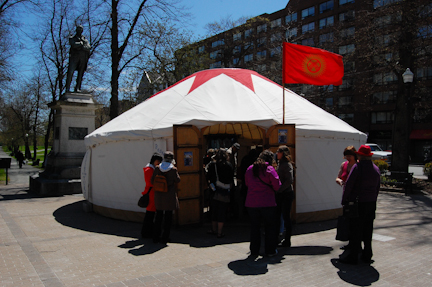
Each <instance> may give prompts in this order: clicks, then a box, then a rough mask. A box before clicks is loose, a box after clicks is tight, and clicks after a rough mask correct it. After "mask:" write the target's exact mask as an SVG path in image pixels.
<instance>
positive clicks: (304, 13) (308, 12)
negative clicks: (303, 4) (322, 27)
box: [302, 7, 315, 20]
mask: <svg viewBox="0 0 432 287" xmlns="http://www.w3.org/2000/svg"><path fill="white" fill-rule="evenodd" d="M312 16H315V7H309V8H306V9H304V10H302V20H303V19H305V18H307V17H312Z"/></svg>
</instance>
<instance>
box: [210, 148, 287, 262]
mask: <svg viewBox="0 0 432 287" xmlns="http://www.w3.org/2000/svg"><path fill="white" fill-rule="evenodd" d="M233 147H235V148H236V149H237V150H238V148H239V146H234V145H233ZM252 151H254V150H251V152H250V153H249V154H248V158H247V161H249V162H250V164H249V166H247V167H246V170H245V171H241V168H240V169H239V171H240V172H239V174H237V175H236V177H237V178H239V179H241V180H242V190H244V191H245V200H244V205H245V207H246V210H247V213H248V215H249V218H250V222H251V233H250V253H251V255H252V256H258V255H259V251H260V246H261V224H263V225H264V229H265V231H264V232H265V254H266V255H268V256H273V255H276V254H277V249H276V248H277V246H278V245H279V246H283V247H290V246H291V233H292V226H291V217H290V214H291V207H292V203H293V201H294V189H293V180H294V163H293V161H292V158H291V154H290V150H289V148H288V147H287V146H280V147H279V148H278V151H277V154H276V156H275V155H274V154H273V153H272V152H271V151H270V150H265V151H263V152H261V153H260V154H256V153H254V152H252ZM231 155H233V153H231ZM253 155H256V156H255V157H254V158H252V157H253ZM231 159H232V158H231ZM242 162H243V161H242ZM245 162H246V161H245ZM235 166H236V164H235V165H234V166H233V164H232V163H231V162H230V153H229V150H225V149H219V150H217V152H216V153H215V154H214V155H213V156H212V157H211V160H208V163H207V165H206V167H205V169H206V174H207V181H208V184H209V187H210V190H211V191H212V193H211V200H210V210H211V221H212V225H211V229H210V230H208V233H209V234H214V235H216V236H217V237H218V238H221V237H224V236H225V234H224V232H223V227H224V224H225V222H226V219H227V210H228V208H229V203H230V200H231V198H232V197H231V196H230V195H231V194H232V192H233V189H234V188H235V187H234V171H235V170H236V168H235ZM281 222H284V227H285V237H284V238H283V239H282V240H280V238H279V230H280V226H281Z"/></svg>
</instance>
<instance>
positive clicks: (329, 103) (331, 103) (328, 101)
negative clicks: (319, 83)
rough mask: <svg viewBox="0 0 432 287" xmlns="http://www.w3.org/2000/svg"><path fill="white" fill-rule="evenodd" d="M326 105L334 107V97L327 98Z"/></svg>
mask: <svg viewBox="0 0 432 287" xmlns="http://www.w3.org/2000/svg"><path fill="white" fill-rule="evenodd" d="M326 106H327V107H333V98H326Z"/></svg>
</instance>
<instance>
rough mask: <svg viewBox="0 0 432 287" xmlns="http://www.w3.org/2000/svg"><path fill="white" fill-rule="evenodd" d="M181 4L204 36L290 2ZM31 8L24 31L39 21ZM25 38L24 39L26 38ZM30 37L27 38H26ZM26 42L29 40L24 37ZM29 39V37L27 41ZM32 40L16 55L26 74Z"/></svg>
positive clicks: (194, 0) (184, 0) (203, 0)
mask: <svg viewBox="0 0 432 287" xmlns="http://www.w3.org/2000/svg"><path fill="white" fill-rule="evenodd" d="M180 1H181V3H180V5H182V6H185V7H187V8H190V9H189V10H188V12H189V13H190V14H191V18H192V21H191V23H190V24H191V26H189V27H187V28H188V29H189V30H192V31H193V32H194V34H195V35H196V36H197V37H198V36H204V35H205V34H206V30H205V29H204V26H205V25H206V24H208V23H211V22H215V21H219V20H221V19H223V18H226V17H227V16H230V17H231V19H232V20H237V19H239V18H240V17H243V16H246V17H255V16H258V15H261V14H264V13H269V14H270V13H274V12H276V11H279V10H281V9H283V8H285V6H286V5H287V3H288V1H289V0H270V1H263V0H180ZM28 12H29V11H24V12H22V13H21V17H22V21H23V24H24V25H23V26H22V27H23V29H24V30H26V27H29V28H28V29H29V30H28V31H23V33H31V32H30V29H34V26H35V25H34V24H33V23H32V22H33V21H36V20H35V19H34V18H33V17H32V14H31V13H28ZM25 38H26V37H23V38H22V39H25ZM27 39H28V38H27ZM25 41H27V40H25ZM28 41H30V40H28ZM31 46H32V43H30V42H27V44H26V43H24V44H23V49H21V50H20V52H19V54H18V55H17V57H15V59H14V63H15V65H17V66H18V67H20V68H19V70H20V71H18V72H19V73H20V74H22V75H23V76H24V77H29V76H31V75H32V74H33V73H32V70H33V67H34V63H35V62H36V60H35V59H34V57H33V56H31V51H30V49H26V47H27V48H30V47H31Z"/></svg>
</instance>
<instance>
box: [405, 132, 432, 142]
mask: <svg viewBox="0 0 432 287" xmlns="http://www.w3.org/2000/svg"><path fill="white" fill-rule="evenodd" d="M410 139H412V140H432V130H413V131H412V132H411V134H410Z"/></svg>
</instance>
